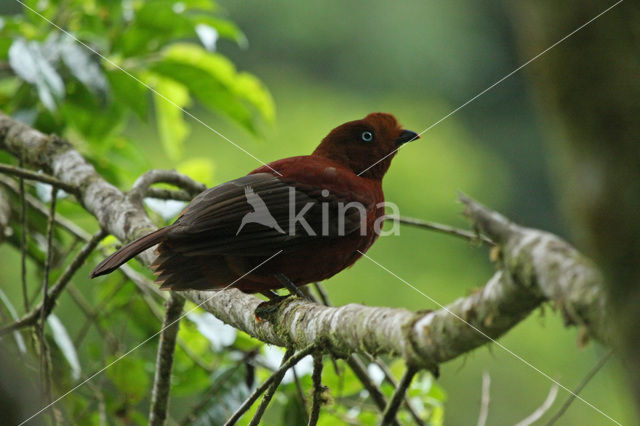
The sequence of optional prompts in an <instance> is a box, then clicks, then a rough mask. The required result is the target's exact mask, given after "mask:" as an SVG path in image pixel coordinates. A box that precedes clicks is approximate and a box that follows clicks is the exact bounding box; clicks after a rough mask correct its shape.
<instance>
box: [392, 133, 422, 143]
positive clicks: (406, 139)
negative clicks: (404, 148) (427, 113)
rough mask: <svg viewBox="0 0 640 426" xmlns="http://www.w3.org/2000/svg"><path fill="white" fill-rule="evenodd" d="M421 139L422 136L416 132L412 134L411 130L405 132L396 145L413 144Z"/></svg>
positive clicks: (401, 134)
mask: <svg viewBox="0 0 640 426" xmlns="http://www.w3.org/2000/svg"><path fill="white" fill-rule="evenodd" d="M416 139H420V135H419V134H417V133H416V132H412V131H411V130H403V131H402V133H400V136H398V139H396V145H398V146H400V145H403V144H405V143H407V142H411V141H413V140H416Z"/></svg>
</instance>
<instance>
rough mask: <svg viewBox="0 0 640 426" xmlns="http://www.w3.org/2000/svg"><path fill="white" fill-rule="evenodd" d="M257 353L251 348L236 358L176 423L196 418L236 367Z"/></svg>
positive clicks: (184, 425) (188, 423) (192, 421)
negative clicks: (189, 410)
mask: <svg viewBox="0 0 640 426" xmlns="http://www.w3.org/2000/svg"><path fill="white" fill-rule="evenodd" d="M257 353H258V350H257V349H252V350H250V351H248V352H245V354H244V356H243V357H242V359H241V360H238V362H237V363H236V365H234V366H233V367H231V368H229V369H228V370H226V371H225V372H223V373H222V374H220V376H218V377H217V378H216V382H215V385H212V386H211V387H210V388H209V390H208V391H207V393H206V394H205V395H203V398H202V399H201V400H200V402H198V403H197V404H196V405H195V406H193V408H192V409H191V412H189V414H187V415H186V416H185V417H184V418H183V419H182V420H181V421H180V422H179V423H178V424H179V425H181V426H186V425H190V424H192V423H194V422H195V421H196V420H197V419H198V417H197V416H198V413H199V412H200V411H202V409H204V408H205V407H207V406H208V405H210V404H211V399H212V398H213V397H214V396H215V395H216V394H217V393H218V392H220V391H221V390H222V389H224V385H225V384H226V383H227V381H228V380H230V379H231V377H233V375H234V374H235V373H236V371H238V369H239V368H240V367H241V366H243V365H244V364H245V363H247V362H249V360H252V359H253V358H254V357H255V356H256V354H257Z"/></svg>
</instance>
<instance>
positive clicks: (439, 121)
mask: <svg viewBox="0 0 640 426" xmlns="http://www.w3.org/2000/svg"><path fill="white" fill-rule="evenodd" d="M623 1H624V0H618V2H616V3H614V4H612V5H611V6H609V7H608V8H606V9H605V10H603V11H602V12H600V13H599V14H597V15H596V16H594V17H593V18H591V19H589V20H588V21H587V22H585V23H584V24H582V25H580V26H579V27H578V28H576V29H575V30H573V31H571V32H570V33H569V34H567V35H566V36H564V37H562V38H561V39H560V40H558V41H556V42H555V43H553V44H552V45H551V46H549V47H547V48H546V49H544V50H543V51H542V52H540V53H538V54H537V55H536V56H534V57H533V58H531V59H529V60H528V61H527V62H525V63H524V64H522V65H520V66H519V67H518V68H516V69H515V70H513V71H511V72H510V73H509V74H507V75H505V76H504V77H502V78H501V79H500V80H498V81H496V82H495V83H493V84H492V85H491V86H489V87H487V88H486V89H484V90H483V91H481V92H480V93H478V94H477V95H475V96H474V97H472V98H471V99H469V100H468V101H466V102H465V103H463V104H462V105H460V106H459V107H458V108H456V109H454V110H453V111H451V112H449V113H448V114H447V115H445V116H444V117H442V118H441V119H440V120H438V121H436V122H435V123H433V124H432V125H430V126H429V127H427V128H426V129H424V130H423V131H421V132H420V133H418V136H421V135H422V134H424V133H426V132H428V131H429V130H431V129H433V128H434V127H436V126H437V125H438V124H440V123H441V122H443V121H444V120H446V119H447V118H449V117H451V116H452V115H453V114H455V113H456V112H458V111H460V110H461V109H462V108H464V107H466V106H467V105H469V104H470V103H471V102H473V101H475V100H476V99H478V98H479V97H480V96H482V95H484V94H485V93H487V92H488V91H489V90H491V89H493V88H494V87H496V86H497V85H499V84H500V83H502V82H503V81H505V80H506V79H508V78H509V77H511V76H512V75H514V74H515V73H517V72H518V71H520V70H521V69H522V68H524V67H526V66H527V65H529V64H530V63H531V62H533V61H535V60H536V59H538V58H539V57H541V56H542V55H544V54H545V53H547V52H548V51H550V50H551V49H553V48H554V47H556V46H557V45H559V44H560V43H562V42H564V41H565V40H566V39H568V38H569V37H571V36H572V35H574V34H575V33H577V32H578V31H580V30H581V29H583V28H584V27H586V26H587V25H589V24H590V23H592V22H593V21H595V20H596V19H598V18H600V17H601V16H602V15H604V14H605V13H607V12H609V11H610V10H611V9H613V8H614V7H616V6H617V5H619V4H620V3H622V2H623ZM418 136H416V137H415V138H413V139H411V140H410V141H409V142H411V141H413V140H415V139H416V138H417V137H418ZM406 145H407V144H406V143H404V144H402V145H400V146H399V147H398V148H396V149H394V150H393V151H391V152H390V153H388V154H387V155H385V156H384V157H382V158H381V159H379V160H378V161H376V162H375V163H373V164H372V165H370V166H369V167H367V168H366V169H364V170H363V171H361V172H360V173H358V176H360V175H362V174H363V173H364V172H366V171H367V170H369V169H370V168H372V167H373V166H375V165H376V164H378V163H379V162H381V161H383V160H384V159H385V158H388V157H389V156H391V155H393V154H395V153H396V152H398V150H399V149H401V148H402V147H404V146H406Z"/></svg>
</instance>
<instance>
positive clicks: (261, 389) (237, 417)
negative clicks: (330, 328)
mask: <svg viewBox="0 0 640 426" xmlns="http://www.w3.org/2000/svg"><path fill="white" fill-rule="evenodd" d="M315 349H316V345H315V344H311V345H309V346H307V347H306V348H304V349H302V350H300V351H299V352H298V353H296V354H294V355H292V356H291V358H289V359H288V360H287V362H285V363H284V364H282V366H281V367H280V368H279V369H278V370H276V371H275V372H274V373H273V374H272V375H271V376H269V378H268V379H267V380H265V381H264V382H262V384H261V385H260V386H258V387H257V388H256V390H255V391H253V393H252V394H251V395H249V397H248V398H247V399H246V400H245V401H244V402H243V403H242V405H241V406H240V407H239V408H238V409H237V410H236V412H235V413H233V415H232V416H231V417H230V418H229V419H228V420H227V421H226V423H225V426H231V425H234V424H236V422H237V421H238V420H240V417H242V415H243V414H244V413H245V412H246V411H247V410H248V409H249V408H251V406H252V405H253V403H254V402H256V400H257V399H258V398H259V397H260V395H262V394H263V393H264V391H266V390H267V389H268V388H269V386H270V385H271V383H273V382H274V381H275V377H276V374H278V373H280V372H281V371H285V372H286V371H287V370H288V369H289V368H291V367H293V366H294V365H296V364H297V363H298V361H300V360H301V359H302V358H304V357H305V356H307V355H309V354H310V353H311V352H313V351H314V350H315Z"/></svg>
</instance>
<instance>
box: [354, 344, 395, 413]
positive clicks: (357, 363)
mask: <svg viewBox="0 0 640 426" xmlns="http://www.w3.org/2000/svg"><path fill="white" fill-rule="evenodd" d="M346 362H347V364H348V365H349V367H350V368H351V370H352V371H353V374H355V375H356V377H357V378H358V380H359V381H360V383H362V386H364V388H365V389H366V390H367V392H369V395H370V396H371V399H373V402H374V403H375V404H376V406H377V407H378V410H380V412H383V411H384V407H386V406H387V399H386V398H385V396H384V394H383V393H382V391H381V390H380V388H379V387H378V386H377V385H376V384H375V383H374V382H373V380H372V379H371V377H370V376H369V373H368V372H367V367H365V365H364V363H363V362H362V360H361V359H360V358H358V356H357V355H356V354H351V356H349V358H347V359H346Z"/></svg>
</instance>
